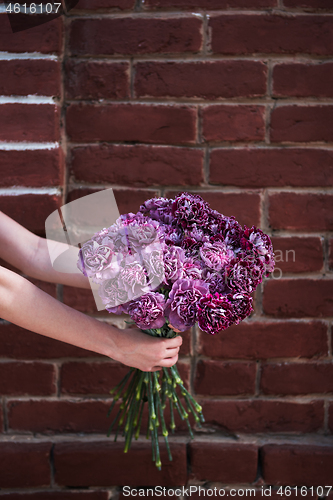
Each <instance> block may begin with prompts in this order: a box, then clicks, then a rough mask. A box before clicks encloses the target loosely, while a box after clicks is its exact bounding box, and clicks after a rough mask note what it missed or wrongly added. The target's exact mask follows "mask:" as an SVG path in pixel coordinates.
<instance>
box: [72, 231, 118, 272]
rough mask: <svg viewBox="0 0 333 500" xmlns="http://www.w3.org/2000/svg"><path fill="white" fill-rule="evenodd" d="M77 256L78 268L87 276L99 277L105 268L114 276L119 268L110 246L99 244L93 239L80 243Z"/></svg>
mask: <svg viewBox="0 0 333 500" xmlns="http://www.w3.org/2000/svg"><path fill="white" fill-rule="evenodd" d="M79 257H80V258H79V261H78V268H79V269H80V271H81V272H82V273H83V274H84V275H85V276H87V277H89V278H96V277H97V279H100V278H101V277H102V273H103V271H105V270H107V269H108V270H109V271H110V272H111V274H113V276H112V277H114V276H115V275H116V274H117V272H118V270H119V269H118V268H119V262H118V258H117V255H116V254H115V253H114V252H113V250H112V248H110V247H109V246H107V245H99V244H98V243H97V242H96V241H94V240H89V241H87V242H86V243H84V244H83V245H82V247H81V249H80V251H79ZM110 277H111V276H110Z"/></svg>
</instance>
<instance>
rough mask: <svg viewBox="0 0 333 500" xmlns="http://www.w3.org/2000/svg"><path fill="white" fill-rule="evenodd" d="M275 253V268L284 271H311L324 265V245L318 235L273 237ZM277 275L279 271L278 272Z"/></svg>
mask: <svg viewBox="0 0 333 500" xmlns="http://www.w3.org/2000/svg"><path fill="white" fill-rule="evenodd" d="M271 240H272V243H273V248H274V253H275V268H279V269H281V271H282V272H284V273H309V272H314V271H320V270H321V269H322V267H323V264H324V262H323V247H322V242H321V239H320V238H316V237H304V238H297V237H293V236H291V237H275V238H271ZM276 275H277V272H276Z"/></svg>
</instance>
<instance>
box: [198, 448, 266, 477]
mask: <svg viewBox="0 0 333 500" xmlns="http://www.w3.org/2000/svg"><path fill="white" fill-rule="evenodd" d="M189 447H190V463H191V468H192V473H193V475H194V476H195V478H196V479H198V480H201V481H219V482H221V483H229V484H230V483H231V484H237V483H252V482H253V481H254V480H255V477H256V473H257V461H258V449H257V446H256V445H254V444H238V443H232V444H231V443H224V442H215V443H212V442H203V441H201V440H200V441H197V442H192V443H190V445H189ZM208 457H209V460H207V458H208Z"/></svg>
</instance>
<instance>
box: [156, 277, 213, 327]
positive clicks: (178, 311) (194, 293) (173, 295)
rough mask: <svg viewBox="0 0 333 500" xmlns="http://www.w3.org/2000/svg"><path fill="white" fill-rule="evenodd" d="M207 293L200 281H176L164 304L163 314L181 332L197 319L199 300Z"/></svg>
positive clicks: (204, 284) (205, 285)
mask: <svg viewBox="0 0 333 500" xmlns="http://www.w3.org/2000/svg"><path fill="white" fill-rule="evenodd" d="M207 293H208V285H207V284H206V283H204V282H203V281H201V280H197V281H192V280H187V279H180V280H178V281H176V282H175V283H174V284H173V286H172V290H171V292H170V295H169V298H168V300H167V303H166V308H165V313H166V316H167V317H168V318H169V321H170V323H171V325H172V326H174V327H175V328H177V330H180V331H181V332H183V331H185V330H187V329H188V328H190V327H192V326H193V325H194V324H195V322H196V319H197V304H198V301H199V299H200V298H201V297H202V296H204V295H206V294H207Z"/></svg>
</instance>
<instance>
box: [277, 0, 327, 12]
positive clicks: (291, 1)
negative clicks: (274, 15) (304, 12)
mask: <svg viewBox="0 0 333 500" xmlns="http://www.w3.org/2000/svg"><path fill="white" fill-rule="evenodd" d="M283 4H284V5H285V7H302V8H309V7H310V8H311V7H312V8H314V9H325V10H332V5H330V4H329V2H327V1H326V0H284V1H283Z"/></svg>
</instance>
